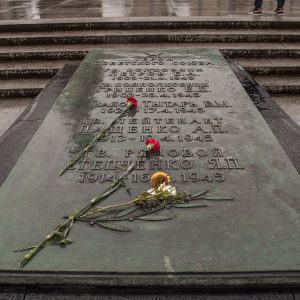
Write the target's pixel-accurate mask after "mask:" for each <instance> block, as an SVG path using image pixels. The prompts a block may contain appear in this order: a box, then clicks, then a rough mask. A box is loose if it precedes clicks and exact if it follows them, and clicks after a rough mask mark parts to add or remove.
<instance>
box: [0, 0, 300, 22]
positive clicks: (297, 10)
mask: <svg viewBox="0 0 300 300" xmlns="http://www.w3.org/2000/svg"><path fill="white" fill-rule="evenodd" d="M252 5H253V3H252V0H248V1H244V0H223V1H219V0H203V1H198V0H184V1H181V0H159V1H158V0H154V1H153V0H139V1H137V0H134V1H133V0H121V1H117V0H99V1H98V0H97V1H96V0H85V1H78V0H55V1H47V0H0V20H18V19H65V18H93V17H96V18H98V17H100V18H107V17H166V16H177V17H187V16H234V15H245V14H246V13H247V12H248V11H249V9H250V8H251V6H252ZM275 6H276V1H274V0H264V5H263V9H264V13H263V15H266V16H268V15H272V12H273V10H274V9H275ZM285 9H286V15H287V16H299V15H300V4H299V1H298V0H286V5H285Z"/></svg>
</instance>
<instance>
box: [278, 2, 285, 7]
mask: <svg viewBox="0 0 300 300" xmlns="http://www.w3.org/2000/svg"><path fill="white" fill-rule="evenodd" d="M284 3H285V0H277V8H283V7H284Z"/></svg>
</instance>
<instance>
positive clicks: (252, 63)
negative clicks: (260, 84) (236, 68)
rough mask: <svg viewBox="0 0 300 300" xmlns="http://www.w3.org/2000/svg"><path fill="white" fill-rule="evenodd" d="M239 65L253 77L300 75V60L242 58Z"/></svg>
mask: <svg viewBox="0 0 300 300" xmlns="http://www.w3.org/2000/svg"><path fill="white" fill-rule="evenodd" d="M238 63H239V64H240V65H241V66H242V67H243V68H244V69H246V70H247V71H248V72H249V73H250V74H251V75H265V74H266V75H267V74H300V59H297V58H296V59H295V58H269V59H266V58H260V59H245V58H242V59H239V60H238Z"/></svg>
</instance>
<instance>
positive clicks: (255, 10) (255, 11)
mask: <svg viewBox="0 0 300 300" xmlns="http://www.w3.org/2000/svg"><path fill="white" fill-rule="evenodd" d="M248 15H252V16H261V7H254V8H253V9H252V10H250V11H249V12H248Z"/></svg>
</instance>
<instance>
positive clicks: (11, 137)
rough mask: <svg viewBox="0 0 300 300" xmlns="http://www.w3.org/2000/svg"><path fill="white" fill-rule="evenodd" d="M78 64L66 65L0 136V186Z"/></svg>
mask: <svg viewBox="0 0 300 300" xmlns="http://www.w3.org/2000/svg"><path fill="white" fill-rule="evenodd" d="M77 67H78V65H66V66H65V67H64V68H63V69H62V70H61V72H60V73H58V74H57V75H56V76H55V77H54V78H53V79H52V80H51V81H50V82H49V83H48V85H47V86H46V87H45V89H44V90H43V91H42V92H41V93H40V94H39V95H38V96H37V97H36V98H35V99H34V100H33V101H32V103H31V104H30V105H29V106H28V107H27V108H26V109H25V111H24V112H23V113H22V114H21V115H20V116H19V117H18V119H17V120H16V121H15V122H14V123H13V124H12V125H11V126H10V127H9V128H8V130H7V131H6V132H5V133H4V134H3V135H2V137H1V138H0V162H1V164H0V165H1V167H0V169H1V172H0V187H1V185H2V183H3V182H4V181H5V179H6V177H7V176H8V175H9V173H10V171H11V170H12V168H13V167H14V165H15V163H16V162H17V160H18V159H19V157H20V156H21V154H22V153H23V151H24V149H25V148H26V146H27V145H28V143H29V142H30V140H31V139H32V137H33V136H34V134H35V133H36V131H37V130H38V128H39V127H40V125H41V124H42V122H43V120H44V119H45V117H46V115H47V114H48V112H49V110H50V109H51V107H52V106H53V104H54V102H55V101H56V99H57V97H58V96H59V95H60V93H61V92H62V90H63V89H64V87H65V86H66V85H67V83H68V82H69V79H70V77H71V76H72V75H73V73H74V72H75V70H76V69H77Z"/></svg>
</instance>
